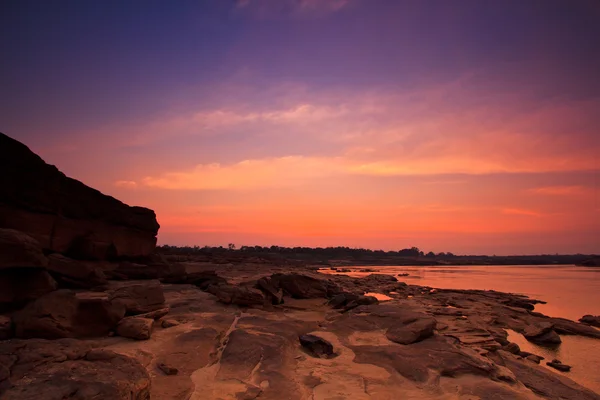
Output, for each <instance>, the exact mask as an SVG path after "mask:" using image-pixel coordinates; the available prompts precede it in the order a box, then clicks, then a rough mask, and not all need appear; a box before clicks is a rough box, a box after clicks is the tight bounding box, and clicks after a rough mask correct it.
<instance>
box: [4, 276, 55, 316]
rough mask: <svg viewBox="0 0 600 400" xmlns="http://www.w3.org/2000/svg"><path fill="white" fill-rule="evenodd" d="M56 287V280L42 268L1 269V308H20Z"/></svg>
mask: <svg viewBox="0 0 600 400" xmlns="http://www.w3.org/2000/svg"><path fill="white" fill-rule="evenodd" d="M56 288H57V284H56V281H55V280H54V279H52V277H51V276H50V274H48V272H46V270H44V269H42V268H3V269H0V310H1V309H5V310H8V309H18V308H20V307H22V306H23V305H24V304H25V303H27V302H29V301H32V300H35V299H37V298H39V297H40V296H43V295H45V294H46V293H50V292H52V291H54V290H56Z"/></svg>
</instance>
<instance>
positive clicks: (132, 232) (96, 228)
mask: <svg viewBox="0 0 600 400" xmlns="http://www.w3.org/2000/svg"><path fill="white" fill-rule="evenodd" d="M0 169H1V170H2V174H0V227H2V228H12V229H16V230H18V231H21V232H24V233H26V234H28V235H29V236H31V237H33V238H34V239H36V240H37V241H38V242H39V243H40V245H41V246H42V248H43V249H44V250H45V251H48V252H58V253H63V254H66V255H69V256H71V257H72V258H78V259H107V258H114V257H139V256H147V255H149V254H151V253H152V252H153V251H154V249H155V246H156V234H157V233H158V228H159V225H158V222H157V221H156V215H155V214H154V211H152V210H149V209H147V208H142V207H130V206H128V205H126V204H124V203H122V202H120V201H119V200H117V199H115V198H113V197H110V196H106V195H104V194H102V193H100V192H99V191H97V190H95V189H92V188H90V187H88V186H86V185H84V184H83V183H81V182H79V181H77V180H75V179H72V178H69V177H67V176H65V175H64V174H63V173H62V172H60V171H59V170H58V169H57V168H56V167H54V166H52V165H48V164H46V163H45V162H44V160H42V159H41V158H40V157H39V156H37V155H36V154H35V153H33V152H32V151H31V150H29V148H27V146H25V145H24V144H22V143H20V142H18V141H16V140H14V139H11V138H10V137H8V136H6V135H4V134H2V133H0Z"/></svg>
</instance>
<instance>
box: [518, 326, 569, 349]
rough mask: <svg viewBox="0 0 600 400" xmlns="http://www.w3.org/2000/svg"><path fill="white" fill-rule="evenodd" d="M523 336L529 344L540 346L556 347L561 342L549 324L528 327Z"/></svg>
mask: <svg viewBox="0 0 600 400" xmlns="http://www.w3.org/2000/svg"><path fill="white" fill-rule="evenodd" d="M523 336H525V339H527V340H529V341H530V342H533V343H536V344H539V345H542V346H556V345H559V344H560V343H561V342H562V340H560V336H558V334H557V333H556V332H555V331H554V325H553V324H551V323H541V324H539V325H530V326H528V327H527V328H525V331H524V332H523Z"/></svg>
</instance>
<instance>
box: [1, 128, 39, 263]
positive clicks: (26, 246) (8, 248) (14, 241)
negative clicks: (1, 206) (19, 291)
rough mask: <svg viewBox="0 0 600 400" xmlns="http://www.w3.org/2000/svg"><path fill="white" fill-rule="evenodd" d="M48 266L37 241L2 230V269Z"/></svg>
mask: <svg viewBox="0 0 600 400" xmlns="http://www.w3.org/2000/svg"><path fill="white" fill-rule="evenodd" d="M0 135H1V134H0ZM0 222H1V219H0ZM47 264H48V260H47V259H46V257H45V256H44V253H43V252H42V247H41V246H40V244H39V243H38V241H37V240H35V239H34V238H32V237H31V236H29V235H27V234H25V233H23V232H20V231H17V230H15V229H5V228H0V269H1V268H12V267H45V266H46V265H47Z"/></svg>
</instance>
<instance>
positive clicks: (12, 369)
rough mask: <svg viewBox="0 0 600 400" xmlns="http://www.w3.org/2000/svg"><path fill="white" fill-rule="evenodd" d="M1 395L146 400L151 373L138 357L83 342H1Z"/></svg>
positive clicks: (8, 398)
mask: <svg viewBox="0 0 600 400" xmlns="http://www.w3.org/2000/svg"><path fill="white" fill-rule="evenodd" d="M0 398H2V399H3V400H39V399H43V400H64V399H72V400H76V399H95V400H132V399H135V400H148V399H150V376H149V375H148V372H147V371H146V369H145V368H144V367H143V366H142V365H141V364H140V363H139V362H138V361H136V360H134V359H132V358H129V357H126V356H124V355H121V354H117V353H114V352H112V351H108V350H102V349H91V348H90V346H89V345H87V344H85V343H84V342H78V341H74V340H70V339H61V340H57V341H46V340H28V341H21V340H13V341H7V342H2V343H0Z"/></svg>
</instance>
